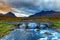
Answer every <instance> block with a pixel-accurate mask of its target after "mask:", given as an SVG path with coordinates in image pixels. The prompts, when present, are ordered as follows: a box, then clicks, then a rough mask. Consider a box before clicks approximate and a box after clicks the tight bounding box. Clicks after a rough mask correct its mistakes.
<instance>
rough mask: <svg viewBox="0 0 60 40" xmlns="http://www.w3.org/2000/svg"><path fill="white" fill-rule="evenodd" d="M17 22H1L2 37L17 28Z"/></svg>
mask: <svg viewBox="0 0 60 40" xmlns="http://www.w3.org/2000/svg"><path fill="white" fill-rule="evenodd" d="M15 27H16V26H15V24H5V23H3V24H2V23H0V38H1V37H3V36H5V35H7V34H8V33H9V32H10V31H12V30H14V29H15Z"/></svg>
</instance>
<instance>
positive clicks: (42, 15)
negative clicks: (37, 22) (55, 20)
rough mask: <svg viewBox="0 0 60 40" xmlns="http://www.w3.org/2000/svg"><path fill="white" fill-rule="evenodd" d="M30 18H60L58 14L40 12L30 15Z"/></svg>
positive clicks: (59, 13)
mask: <svg viewBox="0 0 60 40" xmlns="http://www.w3.org/2000/svg"><path fill="white" fill-rule="evenodd" d="M30 17H60V12H55V11H42V12H39V13H36V14H35V15H31V16H30Z"/></svg>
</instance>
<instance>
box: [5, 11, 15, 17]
mask: <svg viewBox="0 0 60 40" xmlns="http://www.w3.org/2000/svg"><path fill="white" fill-rule="evenodd" d="M5 16H9V17H16V16H15V15H14V14H13V13H12V12H8V13H7V14H5Z"/></svg>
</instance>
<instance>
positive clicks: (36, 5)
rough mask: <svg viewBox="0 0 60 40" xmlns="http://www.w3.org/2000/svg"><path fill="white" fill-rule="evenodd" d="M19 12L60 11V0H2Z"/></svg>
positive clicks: (28, 13) (30, 13)
mask: <svg viewBox="0 0 60 40" xmlns="http://www.w3.org/2000/svg"><path fill="white" fill-rule="evenodd" d="M0 1H4V2H5V4H7V5H8V6H11V7H12V10H13V12H15V13H17V14H27V15H33V14H35V13H37V12H40V11H42V10H45V11H47V10H49V11H50V10H55V11H60V0H0Z"/></svg>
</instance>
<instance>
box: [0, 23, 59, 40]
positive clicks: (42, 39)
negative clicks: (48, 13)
mask: <svg viewBox="0 0 60 40" xmlns="http://www.w3.org/2000/svg"><path fill="white" fill-rule="evenodd" d="M21 26H22V25H21ZM30 27H31V28H32V29H20V28H19V29H15V30H13V31H11V32H10V33H9V34H8V35H6V36H4V37H2V38H1V39H0V40H60V33H59V32H56V31H54V30H53V29H50V28H47V27H46V28H44V25H42V24H41V25H40V28H41V29H40V30H38V29H33V28H34V27H36V24H35V23H30V24H29V28H30Z"/></svg>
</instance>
